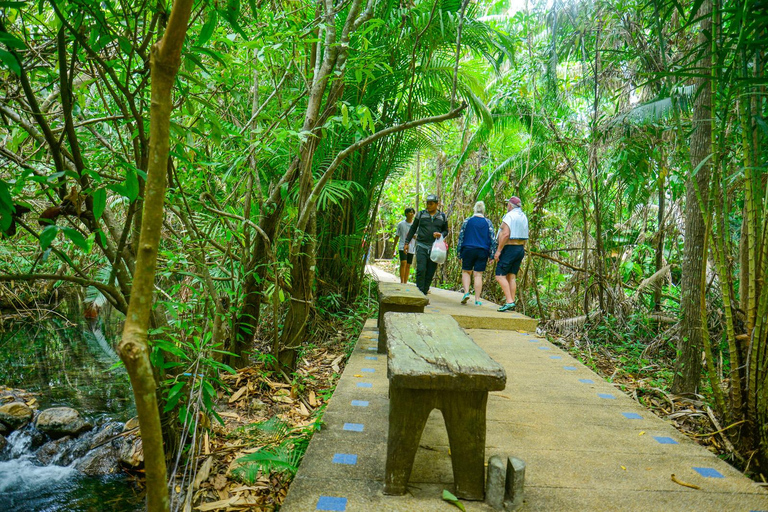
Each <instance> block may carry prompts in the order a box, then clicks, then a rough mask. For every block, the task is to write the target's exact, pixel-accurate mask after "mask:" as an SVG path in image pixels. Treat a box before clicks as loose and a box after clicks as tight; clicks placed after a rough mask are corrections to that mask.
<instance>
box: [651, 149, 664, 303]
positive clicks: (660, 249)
mask: <svg viewBox="0 0 768 512" xmlns="http://www.w3.org/2000/svg"><path fill="white" fill-rule="evenodd" d="M660 167H661V168H660V169H659V181H658V184H659V212H658V230H659V231H658V235H657V239H656V270H655V272H658V271H659V270H661V269H662V268H663V267H664V213H665V212H664V210H665V207H666V204H665V200H666V197H665V193H664V182H665V178H666V174H667V173H666V164H665V163H663V162H662V163H661V164H660ZM662 285H663V281H659V282H658V283H656V284H655V285H654V288H653V310H654V311H657V312H658V311H661V290H662Z"/></svg>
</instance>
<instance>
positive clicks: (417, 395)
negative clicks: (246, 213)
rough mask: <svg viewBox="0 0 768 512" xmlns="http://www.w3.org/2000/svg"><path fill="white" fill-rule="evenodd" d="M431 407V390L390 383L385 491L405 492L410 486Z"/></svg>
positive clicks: (397, 493) (388, 492)
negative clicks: (415, 460)
mask: <svg viewBox="0 0 768 512" xmlns="http://www.w3.org/2000/svg"><path fill="white" fill-rule="evenodd" d="M432 409H434V404H433V398H432V394H431V393H430V392H429V391H424V390H417V389H403V388H394V387H391V386H390V388H389V437H388V438H387V468H386V474H385V479H384V494H392V495H402V494H405V493H406V491H407V490H408V480H409V479H410V477H411V469H413V460H414V458H415V457H416V450H418V448H419V441H420V440H421V433H422V432H423V431H424V425H425V424H426V423H427V418H429V413H430V412H432Z"/></svg>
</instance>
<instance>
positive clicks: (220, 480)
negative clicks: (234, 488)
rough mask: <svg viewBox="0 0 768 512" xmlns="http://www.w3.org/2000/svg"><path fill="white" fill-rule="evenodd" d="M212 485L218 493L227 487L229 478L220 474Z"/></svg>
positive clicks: (213, 479) (212, 480) (214, 478)
mask: <svg viewBox="0 0 768 512" xmlns="http://www.w3.org/2000/svg"><path fill="white" fill-rule="evenodd" d="M211 484H212V485H213V488H214V489H216V490H217V491H220V490H222V489H223V488H224V487H225V486H226V485H227V477H226V475H222V474H221V473H219V474H218V475H216V476H215V477H213V478H212V479H211Z"/></svg>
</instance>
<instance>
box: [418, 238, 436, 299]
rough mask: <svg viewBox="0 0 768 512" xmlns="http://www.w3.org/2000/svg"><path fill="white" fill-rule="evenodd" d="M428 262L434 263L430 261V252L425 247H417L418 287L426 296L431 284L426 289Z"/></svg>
mask: <svg viewBox="0 0 768 512" xmlns="http://www.w3.org/2000/svg"><path fill="white" fill-rule="evenodd" d="M427 262H429V263H432V261H431V260H430V259H429V251H427V249H425V248H423V247H416V286H417V287H418V288H419V290H421V293H423V294H424V295H426V294H427V291H429V284H427V285H426V287H425V285H424V283H425V282H426V278H427Z"/></svg>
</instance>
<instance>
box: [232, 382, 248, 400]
mask: <svg viewBox="0 0 768 512" xmlns="http://www.w3.org/2000/svg"><path fill="white" fill-rule="evenodd" d="M247 390H248V386H243V387H241V388H240V389H238V390H237V391H235V394H234V395H232V396H231V397H229V403H230V404H231V403H233V402H237V401H238V400H239V399H240V397H241V396H243V394H244V393H245V392H246V391H247Z"/></svg>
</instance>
